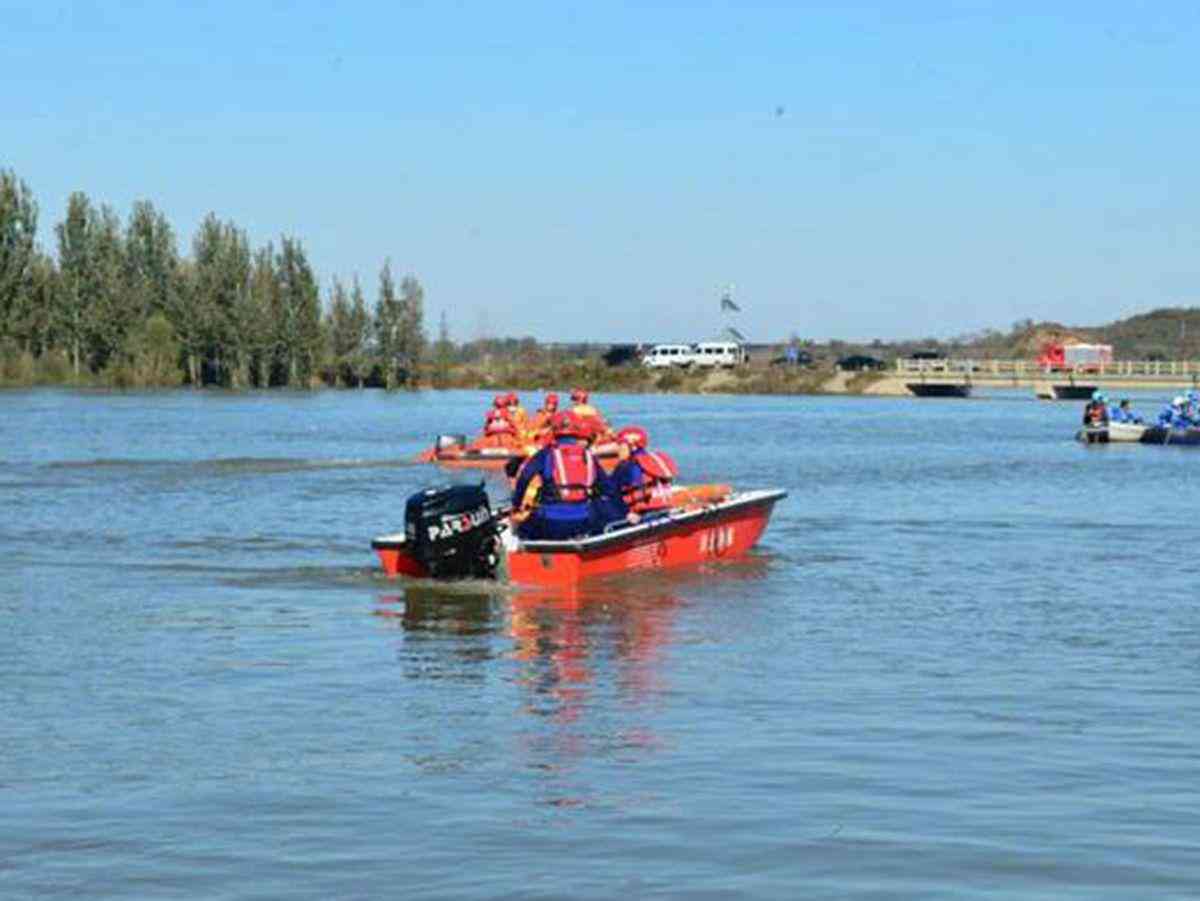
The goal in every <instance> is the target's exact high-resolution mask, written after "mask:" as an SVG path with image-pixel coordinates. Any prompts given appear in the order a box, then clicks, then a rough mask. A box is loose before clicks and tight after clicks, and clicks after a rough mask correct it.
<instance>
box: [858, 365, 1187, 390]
mask: <svg viewBox="0 0 1200 901" xmlns="http://www.w3.org/2000/svg"><path fill="white" fill-rule="evenodd" d="M914 382H924V383H926V384H951V385H969V386H971V387H979V388H985V387H986V388H1029V389H1031V390H1033V391H1034V392H1035V393H1037V394H1038V395H1039V396H1045V397H1053V396H1055V391H1054V389H1055V388H1056V387H1059V386H1080V387H1082V386H1088V385H1091V386H1099V387H1102V388H1105V389H1106V390H1109V391H1110V392H1111V391H1119V390H1121V389H1122V388H1128V389H1145V390H1162V391H1172V390H1176V389H1179V388H1183V387H1189V386H1200V361H1197V360H1118V361H1114V362H1112V363H1104V364H1095V365H1088V366H1077V367H1074V368H1070V369H1058V370H1054V371H1051V370H1049V369H1047V368H1046V367H1044V366H1039V365H1038V364H1037V363H1035V362H1033V361H1032V360H970V359H944V360H910V359H898V360H896V362H895V364H894V365H893V367H892V368H891V369H890V370H888V371H887V373H886V378H885V379H883V380H882V381H881V382H879V383H878V388H877V392H878V393H881V394H909V393H910V391H909V389H908V387H907V386H908V384H909V383H914Z"/></svg>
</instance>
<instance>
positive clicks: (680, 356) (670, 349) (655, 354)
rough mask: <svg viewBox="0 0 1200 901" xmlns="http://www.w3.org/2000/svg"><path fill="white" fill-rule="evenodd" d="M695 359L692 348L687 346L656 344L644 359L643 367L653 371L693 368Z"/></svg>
mask: <svg viewBox="0 0 1200 901" xmlns="http://www.w3.org/2000/svg"><path fill="white" fill-rule="evenodd" d="M695 359H696V358H695V356H694V355H693V354H692V348H691V347H690V346H688V345H687V344H656V345H654V347H652V348H650V352H649V353H648V354H646V356H644V357H642V365H643V366H649V367H651V368H653V369H668V368H670V367H673V366H678V367H681V368H683V367H687V366H691V365H692V363H694V362H695Z"/></svg>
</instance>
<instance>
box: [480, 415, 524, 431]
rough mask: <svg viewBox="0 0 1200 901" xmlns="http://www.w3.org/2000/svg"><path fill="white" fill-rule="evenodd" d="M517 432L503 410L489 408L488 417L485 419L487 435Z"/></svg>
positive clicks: (484, 424) (484, 426) (484, 427)
mask: <svg viewBox="0 0 1200 901" xmlns="http://www.w3.org/2000/svg"><path fill="white" fill-rule="evenodd" d="M516 432H517V430H516V429H515V428H513V424H512V421H511V420H510V419H509V418H508V416H507V415H506V414H505V413H504V411H503V410H488V414H487V419H485V420H484V421H483V433H484V434H485V435H515V434H516Z"/></svg>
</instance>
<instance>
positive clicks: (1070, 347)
mask: <svg viewBox="0 0 1200 901" xmlns="http://www.w3.org/2000/svg"><path fill="white" fill-rule="evenodd" d="M1112 359H1113V353H1112V345H1111V344H1061V343H1059V342H1054V341H1052V342H1050V343H1048V344H1044V345H1042V352H1041V353H1040V354H1039V355H1038V358H1037V363H1038V365H1039V366H1041V367H1042V369H1044V370H1046V371H1047V372H1068V371H1069V372H1099V371H1100V367H1101V366H1104V365H1107V364H1109V363H1111V362H1112Z"/></svg>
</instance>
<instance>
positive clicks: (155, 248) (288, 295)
mask: <svg viewBox="0 0 1200 901" xmlns="http://www.w3.org/2000/svg"><path fill="white" fill-rule="evenodd" d="M38 212H39V211H38V205H37V203H36V201H35V200H34V198H33V195H32V193H31V192H30V190H29V188H28V186H27V185H26V184H25V183H24V182H23V181H21V180H20V179H18V178H17V176H16V175H15V173H13V172H11V171H4V170H0V364H2V365H3V366H5V367H6V368H7V369H8V370H12V369H14V368H16V369H21V368H24V369H25V370H26V371H40V372H42V373H43V374H46V373H50V374H52V375H51V378H53V377H55V376H54V375H53V374H57V377H59V378H62V379H64V380H67V379H80V378H86V377H89V376H91V377H94V376H101V377H104V378H106V380H108V381H112V382H115V383H118V384H181V383H187V384H191V385H197V386H198V385H208V384H211V385H222V386H227V387H231V388H244V387H269V386H293V387H308V386H311V385H313V384H315V383H317V382H318V381H323V382H325V383H327V384H338V385H346V386H362V385H367V384H370V385H380V386H383V387H387V388H392V387H398V386H401V385H411V384H415V382H416V380H417V378H418V375H419V373H420V371H421V368H422V364H423V358H424V355H425V350H426V344H427V342H426V338H425V326H424V291H423V289H422V287H421V284H420V282H419V281H418V280H417V279H416V278H415V277H413V276H411V275H410V276H405V277H404V278H402V279H401V280H400V282H399V284H398V285H397V284H396V281H395V278H394V276H393V274H392V271H391V265H390V263H387V262H385V263H384V265H383V268H382V270H381V271H380V273H379V284H378V291H377V293H376V297H375V300H374V303H373V305H372V306H371V307H370V308H368V304H367V300H366V298H365V296H364V293H363V290H362V287H361V286H360V284H359V282H358V279H357V277H356V278H354V279H353V280H352V281H351V282H350V283H349V284H346V283H345V282H343V281H342V280H341V279H337V278H335V279H334V280H333V282H332V286H331V288H330V290H329V292H328V294H327V296H326V297H325V298H323V297H322V292H321V290H320V288H319V282H318V279H317V276H316V275H315V274H314V272H313V269H312V266H311V265H310V263H309V261H308V258H307V256H306V254H305V252H304V248H303V246H302V244H301V243H300V241H299V240H297V239H296V238H293V237H289V236H283V237H281V238H280V239H279V243H278V244H275V243H268V244H267V245H266V246H265V247H258V248H254V247H252V246H251V244H250V241H249V238H248V237H247V235H246V232H245V231H244V230H242V229H240V228H238V227H237V225H235V224H234V223H233V222H224V221H221V220H220V219H218V218H217V217H216V216H215V215H212V214H210V215H209V216H208V217H207V218H206V219H205V220H204V221H203V222H202V223H201V225H200V227H199V229H198V230H197V232H196V234H195V236H194V237H193V239H192V244H191V254H190V256H182V255H181V254H180V253H179V249H178V246H177V242H176V237H175V233H174V231H173V229H172V227H171V225H170V223H169V222H168V221H167V219H166V217H165V216H164V215H163V214H162V213H161V212H160V211H159V210H157V209H155V207H154V206H153V204H151V203H150V202H148V201H139V202H138V203H136V204H134V206H133V209H132V210H131V211H130V214H129V216H128V219H127V220H126V221H124V222H122V221H121V219H120V218H119V217H118V216H117V214H116V213H115V212H114V211H113V210H112V209H111V208H110V207H109V206H107V205H100V206H97V205H96V204H95V203H93V202H92V201H91V200H90V199H89V198H88V197H87V195H86V194H83V193H75V194H72V195H71V197H70V199H69V200H68V202H67V209H66V213H65V215H64V217H63V219H62V221H61V222H58V223H57V224H56V225H55V227H54V235H55V239H56V248H55V250H56V253H55V254H54V255H50V254H48V253H46V252H44V251H43V250H42V249H41V248H40V247H39V246H38V243H37V228H38ZM443 332H444V328H443ZM443 338H445V335H444V334H443Z"/></svg>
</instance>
